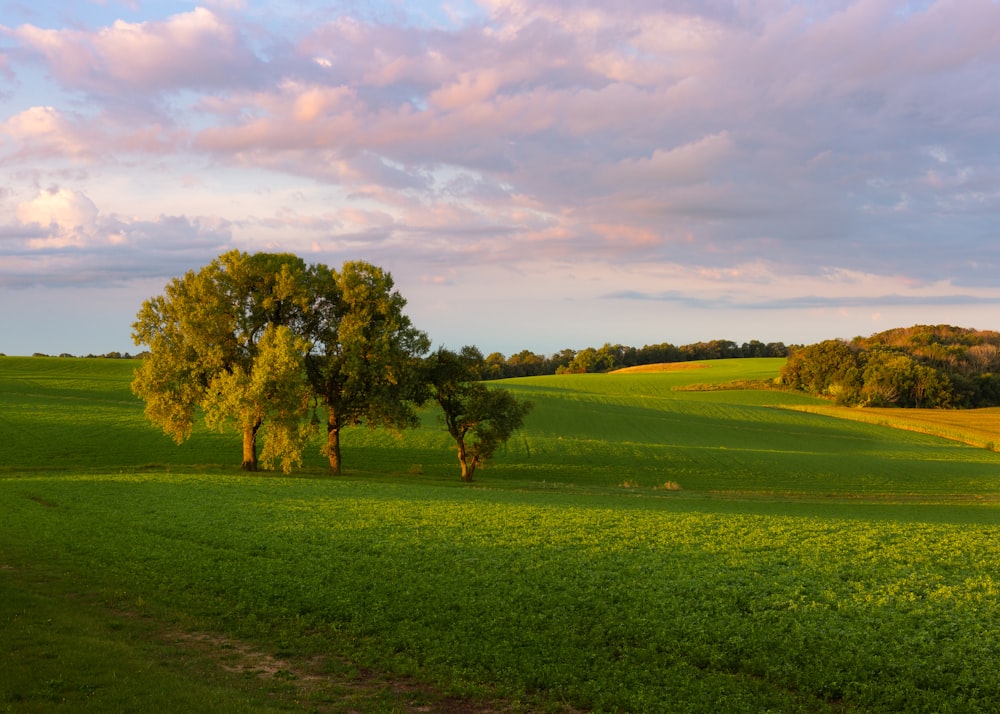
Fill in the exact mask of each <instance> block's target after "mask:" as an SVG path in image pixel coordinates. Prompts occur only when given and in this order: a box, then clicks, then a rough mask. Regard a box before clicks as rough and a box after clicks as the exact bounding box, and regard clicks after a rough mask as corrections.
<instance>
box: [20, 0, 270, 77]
mask: <svg viewBox="0 0 1000 714" xmlns="http://www.w3.org/2000/svg"><path fill="white" fill-rule="evenodd" d="M9 34H10V36H11V37H12V38H13V39H15V40H16V41H18V42H19V43H20V44H21V47H22V48H23V49H24V50H25V51H28V52H31V53H35V54H37V55H39V56H41V57H42V58H43V59H44V60H45V62H46V64H47V66H48V69H49V71H50V72H52V74H53V76H54V77H55V79H56V80H57V81H59V82H60V83H61V84H62V85H63V86H65V87H67V88H70V89H75V90H82V91H87V92H94V93H97V94H101V95H105V96H113V95H116V94H118V93H120V92H127V91H133V92H158V91H171V90H174V91H179V90H189V89H198V88H211V87H224V86H231V85H232V84H233V83H236V84H242V83H245V82H249V81H250V80H251V79H252V77H253V73H255V72H261V71H263V63H262V62H261V61H260V60H259V59H258V58H257V57H256V55H255V54H254V52H253V51H252V50H251V48H250V47H249V46H248V44H247V41H246V39H245V38H244V37H242V36H241V35H240V33H239V32H238V30H237V29H236V28H235V27H234V26H233V25H232V24H230V23H228V22H227V21H226V20H225V19H224V18H223V17H221V16H219V15H217V14H215V13H213V12H212V11H211V10H208V9H205V8H195V9H194V10H192V11H191V12H188V13H184V14H180V15H174V16H173V17H171V18H169V19H168V20H166V21H148V22H139V23H130V22H125V21H122V20H119V21H117V22H115V23H114V24H113V25H111V26H109V27H103V28H99V29H97V30H93V31H91V30H80V29H47V28H41V27H36V26H34V25H22V26H21V27H18V28H16V29H14V30H11V31H9Z"/></svg>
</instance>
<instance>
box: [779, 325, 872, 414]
mask: <svg viewBox="0 0 1000 714" xmlns="http://www.w3.org/2000/svg"><path fill="white" fill-rule="evenodd" d="M780 378H781V381H782V383H783V384H786V385H788V386H789V387H792V388H793V389H801V390H803V391H806V392H809V393H810V394H821V395H832V396H834V397H836V398H837V400H838V401H840V402H842V403H851V402H852V401H853V400H854V399H855V398H856V392H857V391H858V389H859V388H860V385H861V375H860V370H859V366H858V357H857V355H856V354H855V353H854V351H853V350H852V349H851V348H850V347H849V346H848V345H847V344H846V343H844V342H842V341H841V340H824V341H823V342H818V343H817V344H815V345H809V346H808V347H803V348H802V349H799V350H795V351H794V352H793V353H792V354H791V355H790V356H789V357H788V361H787V362H785V364H784V366H783V367H782V368H781V377H780Z"/></svg>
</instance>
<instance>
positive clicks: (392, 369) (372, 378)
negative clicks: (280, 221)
mask: <svg viewBox="0 0 1000 714" xmlns="http://www.w3.org/2000/svg"><path fill="white" fill-rule="evenodd" d="M313 295H314V297H315V298H316V300H317V309H316V314H315V316H314V318H313V322H312V324H313V326H314V327H313V328H312V330H311V337H312V339H313V341H314V349H313V350H311V351H310V354H309V355H308V357H307V365H308V375H309V381H310V383H311V385H312V387H313V390H314V391H315V393H316V395H317V396H318V397H319V398H320V399H321V400H322V402H323V404H324V405H325V406H326V412H327V443H326V446H325V447H324V453H326V455H327V457H328V459H329V463H330V471H331V472H332V473H335V474H339V473H340V472H341V452H340V433H341V430H342V429H343V428H344V427H345V426H347V425H356V424H361V423H365V424H367V425H368V426H370V427H376V426H379V427H388V428H394V429H401V428H404V427H412V426H416V424H417V423H418V419H417V415H416V411H415V404H416V403H418V402H421V401H423V400H424V394H423V385H422V383H421V380H420V373H419V368H420V358H421V357H422V356H423V355H424V354H426V353H427V351H428V350H429V349H430V341H429V340H428V338H427V335H425V334H424V333H423V332H421V331H419V330H417V329H416V328H415V327H413V325H412V323H411V322H410V319H409V318H408V317H407V316H406V315H405V314H403V308H404V307H405V305H406V300H404V299H403V296H402V295H400V294H399V291H397V290H395V289H394V283H393V280H392V276H391V275H390V274H389V273H387V272H385V271H383V270H382V269H381V268H379V267H377V266H374V265H371V264H370V263H365V262H362V261H353V262H346V263H344V265H343V267H342V269H341V270H340V271H339V272H338V271H336V270H329V269H327V268H326V267H325V266H319V267H318V268H317V269H316V270H315V274H314V286H313Z"/></svg>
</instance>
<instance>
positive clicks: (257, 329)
mask: <svg viewBox="0 0 1000 714" xmlns="http://www.w3.org/2000/svg"><path fill="white" fill-rule="evenodd" d="M405 305H406V301H405V300H403V298H402V296H400V295H399V293H398V292H397V291H395V290H394V289H393V281H392V277H391V276H390V275H389V274H388V273H386V272H384V271H383V270H381V269H380V268H377V267H376V266H373V265H370V264H368V263H363V262H348V263H345V264H344V266H343V269H342V270H341V271H339V272H338V271H336V270H331V269H330V268H328V267H327V266H325V265H322V264H317V265H307V264H306V263H305V262H304V261H302V260H301V259H300V258H298V257H296V256H294V255H291V254H286V253H280V254H273V253H256V254H252V255H250V254H246V253H242V252H238V251H232V252H229V253H226V254H224V255H222V256H220V257H219V258H217V259H216V260H214V261H212V262H211V263H210V264H209V265H207V266H205V267H204V268H202V269H201V270H200V271H197V272H195V271H190V272H188V273H187V274H186V275H184V276H183V277H182V278H175V279H173V280H171V281H170V282H169V283H168V284H167V286H166V288H165V290H164V293H163V294H162V295H159V296H156V297H153V298H150V299H149V300H147V301H145V302H144V303H143V305H142V308H141V309H140V311H139V313H138V316H137V319H136V322H135V323H134V325H133V339H134V340H135V342H136V344H137V345H147V346H148V348H149V349H148V353H147V354H146V356H145V359H144V360H143V363H142V366H141V367H140V368H139V369H138V370H137V371H136V376H135V379H134V380H133V383H132V388H133V391H134V392H135V393H136V394H137V395H138V396H140V397H141V398H142V399H143V400H144V401H145V403H146V406H145V410H146V415H147V417H148V418H149V419H150V420H151V421H152V422H153V423H155V424H157V425H158V426H160V427H161V428H162V429H163V430H164V431H165V432H166V433H167V434H169V435H170V436H171V437H173V438H174V439H175V440H176V441H177V442H178V443H180V442H181V441H183V440H184V439H186V438H188V437H189V436H190V434H191V430H192V428H193V425H194V423H195V416H196V413H197V411H198V410H199V409H200V410H201V411H202V412H203V413H204V418H205V423H206V425H207V426H208V427H210V428H214V429H220V430H224V429H229V428H235V429H236V430H237V431H238V432H239V433H241V434H242V437H243V468H244V469H246V470H249V471H255V470H257V468H258V454H257V442H258V435H259V434H260V433H263V434H264V435H265V439H264V448H263V451H262V453H261V457H262V459H263V461H264V462H265V464H270V463H273V462H279V461H280V463H281V465H282V467H283V468H284V469H285V470H286V471H287V470H289V469H290V468H291V467H292V466H293V465H294V464H296V463H298V462H300V461H301V459H302V452H303V449H304V448H305V445H306V444H307V441H308V439H309V438H310V437H311V436H312V434H313V433H314V431H315V426H314V422H315V420H314V419H312V418H310V417H311V416H313V415H315V410H312V412H311V410H310V406H311V404H312V405H315V404H317V403H321V404H322V405H323V407H324V408H325V410H326V418H327V430H328V442H327V447H326V449H327V453H328V456H329V459H330V466H331V470H332V471H334V472H339V470H340V460H341V456H340V444H339V430H340V427H341V426H343V425H344V424H348V423H351V424H356V423H362V422H367V423H369V424H371V425H378V426H394V427H403V426H407V425H410V424H413V423H415V419H416V417H415V414H414V410H413V402H415V401H420V400H421V399H422V398H423V393H422V391H421V384H422V383H421V382H420V375H419V374H418V370H417V366H418V363H419V358H420V357H421V356H422V355H423V354H425V353H426V352H427V351H428V349H429V341H428V339H427V336H426V335H424V333H422V332H420V331H419V330H417V329H415V328H414V327H413V326H412V324H411V323H410V320H409V318H407V317H406V316H405V315H404V314H403V307H404V306H405ZM262 430H263V431H262Z"/></svg>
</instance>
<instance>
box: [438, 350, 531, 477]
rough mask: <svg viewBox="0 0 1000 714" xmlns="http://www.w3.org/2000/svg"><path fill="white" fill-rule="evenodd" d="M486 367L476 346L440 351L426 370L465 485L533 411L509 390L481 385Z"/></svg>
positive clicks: (529, 405)
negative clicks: (456, 451)
mask: <svg viewBox="0 0 1000 714" xmlns="http://www.w3.org/2000/svg"><path fill="white" fill-rule="evenodd" d="M483 367H484V360H483V356H482V353H480V352H479V350H478V349H476V348H475V347H463V348H462V350H461V351H460V352H457V353H456V352H452V351H451V350H448V349H445V348H440V349H438V351H437V352H435V353H434V355H433V356H432V357H431V358H430V359H429V360H428V363H427V367H426V370H427V375H428V377H427V379H428V381H429V383H430V385H431V390H432V393H433V397H434V399H435V400H436V401H437V403H438V405H439V406H440V407H441V411H442V412H443V419H444V423H445V428H447V430H448V433H449V434H450V435H451V437H452V438H453V439H454V440H455V445H456V447H457V450H458V463H459V466H460V467H461V471H462V480H463V481H472V480H473V477H474V475H475V472H476V469H477V468H479V467H480V466H483V465H485V464H486V463H487V462H489V460H490V459H492V458H493V454H494V453H495V452H496V450H497V448H498V447H499V446H501V445H502V444H504V443H505V442H506V441H507V440H508V439H510V437H511V436H512V435H513V434H514V432H515V431H517V430H518V429H520V428H521V426H522V424H523V423H524V417H525V416H527V414H528V412H529V411H530V410H531V407H532V405H531V402H528V401H523V400H519V399H518V398H517V397H515V396H514V395H513V394H511V393H510V392H509V391H506V390H503V389H494V388H490V387H487V386H485V385H483V384H481V383H480V382H479V379H480V377H481V375H482V372H483Z"/></svg>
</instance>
